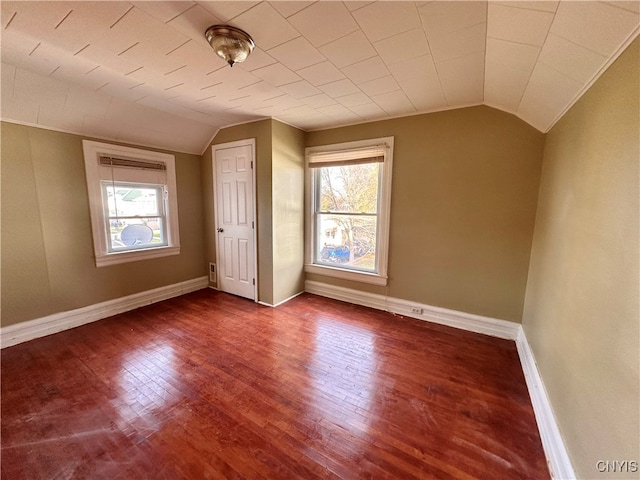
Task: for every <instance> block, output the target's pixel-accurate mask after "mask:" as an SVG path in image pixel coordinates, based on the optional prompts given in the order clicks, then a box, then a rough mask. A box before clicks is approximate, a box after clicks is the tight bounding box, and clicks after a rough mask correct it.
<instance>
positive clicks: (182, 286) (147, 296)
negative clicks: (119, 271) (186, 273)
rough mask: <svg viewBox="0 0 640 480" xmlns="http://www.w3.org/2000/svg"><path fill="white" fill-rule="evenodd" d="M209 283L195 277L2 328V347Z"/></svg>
mask: <svg viewBox="0 0 640 480" xmlns="http://www.w3.org/2000/svg"><path fill="white" fill-rule="evenodd" d="M208 284H209V279H208V278H207V277H199V278H194V279H192V280H187V281H184V282H180V283H176V284H173V285H167V286H165V287H160V288H155V289H153V290H147V291H146V292H140V293H135V294H133V295H129V296H126V297H122V298H116V299H114V300H108V301H106V302H102V303H97V304H95V305H89V306H87V307H82V308H77V309H75V310H70V311H68V312H60V313H54V314H53V315H48V316H46V317H42V318H36V319H34V320H29V321H26V322H21V323H17V324H15V325H9V326H7V327H2V328H0V348H6V347H11V346H13V345H17V344H19V343H22V342H26V341H28V340H33V339H34V338H39V337H44V336H46V335H51V334H53V333H58V332H61V331H63V330H68V329H70V328H74V327H79V326H80V325H84V324H87V323H91V322H95V321H96V320H101V319H103V318H107V317H111V316H113V315H117V314H119V313H123V312H127V311H129V310H133V309H134V308H139V307H143V306H145V305H150V304H152V303H156V302H160V301H162V300H166V299H168V298H172V297H177V296H179V295H184V294H185V293H190V292H194V291H196V290H200V289H202V288H206V287H207V286H208Z"/></svg>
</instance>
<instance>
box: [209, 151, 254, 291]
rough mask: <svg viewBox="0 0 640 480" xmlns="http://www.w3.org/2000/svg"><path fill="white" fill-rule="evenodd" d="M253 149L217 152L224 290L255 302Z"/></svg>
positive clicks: (220, 250)
mask: <svg viewBox="0 0 640 480" xmlns="http://www.w3.org/2000/svg"><path fill="white" fill-rule="evenodd" d="M252 158H253V148H252V146H251V145H250V144H248V145H242V146H237V147H232V148H227V149H222V150H216V151H215V171H216V211H217V215H216V216H217V222H216V223H217V229H216V230H217V236H218V241H217V245H218V249H219V252H218V261H219V263H220V265H219V268H218V270H219V281H220V284H219V285H218V287H219V288H220V290H222V291H225V292H228V293H233V294H235V295H239V296H242V297H246V298H251V299H252V300H254V299H255V286H254V285H255V283H254V279H255V271H254V270H255V259H254V257H255V247H254V237H253V226H254V225H253V222H254V219H253V202H254V199H253V171H252Z"/></svg>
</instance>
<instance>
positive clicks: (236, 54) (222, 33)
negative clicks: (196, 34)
mask: <svg viewBox="0 0 640 480" xmlns="http://www.w3.org/2000/svg"><path fill="white" fill-rule="evenodd" d="M204 36H205V38H206V39H207V41H208V42H209V45H211V48H213V51H214V52H216V54H218V56H219V57H221V58H224V60H225V61H226V62H227V63H228V64H229V66H231V67H233V65H234V64H235V63H241V62H244V61H245V60H246V59H247V57H248V56H249V54H250V53H251V52H252V51H253V49H254V47H255V46H256V44H255V43H254V42H253V39H252V38H251V36H250V35H249V34H248V33H247V32H245V31H243V30H240V29H239V28H236V27H231V26H229V25H213V26H212V27H209V28H207V31H206V32H205V33H204Z"/></svg>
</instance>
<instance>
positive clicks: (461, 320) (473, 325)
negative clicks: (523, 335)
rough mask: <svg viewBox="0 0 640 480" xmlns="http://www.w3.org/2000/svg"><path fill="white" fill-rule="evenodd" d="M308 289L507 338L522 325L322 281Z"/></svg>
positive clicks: (350, 301)
mask: <svg viewBox="0 0 640 480" xmlns="http://www.w3.org/2000/svg"><path fill="white" fill-rule="evenodd" d="M305 291H307V292H309V293H313V294H315V295H321V296H323V297H329V298H333V299H335V300H342V301H344V302H349V303H355V304H357V305H363V306H365V307H371V308H375V309H377V310H385V311H387V312H391V313H396V314H398V315H404V316H407V317H412V318H417V319H419V320H425V321H428V322H432V323H438V324H441V325H447V326H449V327H455V328H461V329H463V330H468V331H471V332H476V333H483V334H485V335H491V336H492V337H499V338H506V339H508V340H515V339H516V337H517V336H518V332H519V331H520V324H519V323H515V322H509V321H506V320H498V319H495V318H490V317H483V316H481V315H474V314H471V313H465V312H458V311H456V310H449V309H447V308H440V307H433V306H431V305H425V304H422V303H417V302H412V301H409V300H402V299H400V298H393V297H386V296H384V295H378V294H375V293H367V292H361V291H358V290H353V289H351V288H344V287H336V286H334V285H329V284H327V283H322V282H315V281H311V280H307V281H306V282H305ZM417 312H422V313H417Z"/></svg>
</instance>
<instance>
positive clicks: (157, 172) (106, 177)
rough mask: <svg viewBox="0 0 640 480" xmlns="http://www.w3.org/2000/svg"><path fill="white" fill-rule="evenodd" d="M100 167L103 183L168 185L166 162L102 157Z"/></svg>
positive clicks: (100, 157)
mask: <svg viewBox="0 0 640 480" xmlns="http://www.w3.org/2000/svg"><path fill="white" fill-rule="evenodd" d="M98 165H99V167H98V170H99V176H100V179H101V180H103V181H110V182H131V183H147V184H154V185H165V184H166V183H167V165H166V164H165V163H164V162H154V161H151V160H139V159H132V158H123V157H112V156H107V155H100V156H99V157H98Z"/></svg>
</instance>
